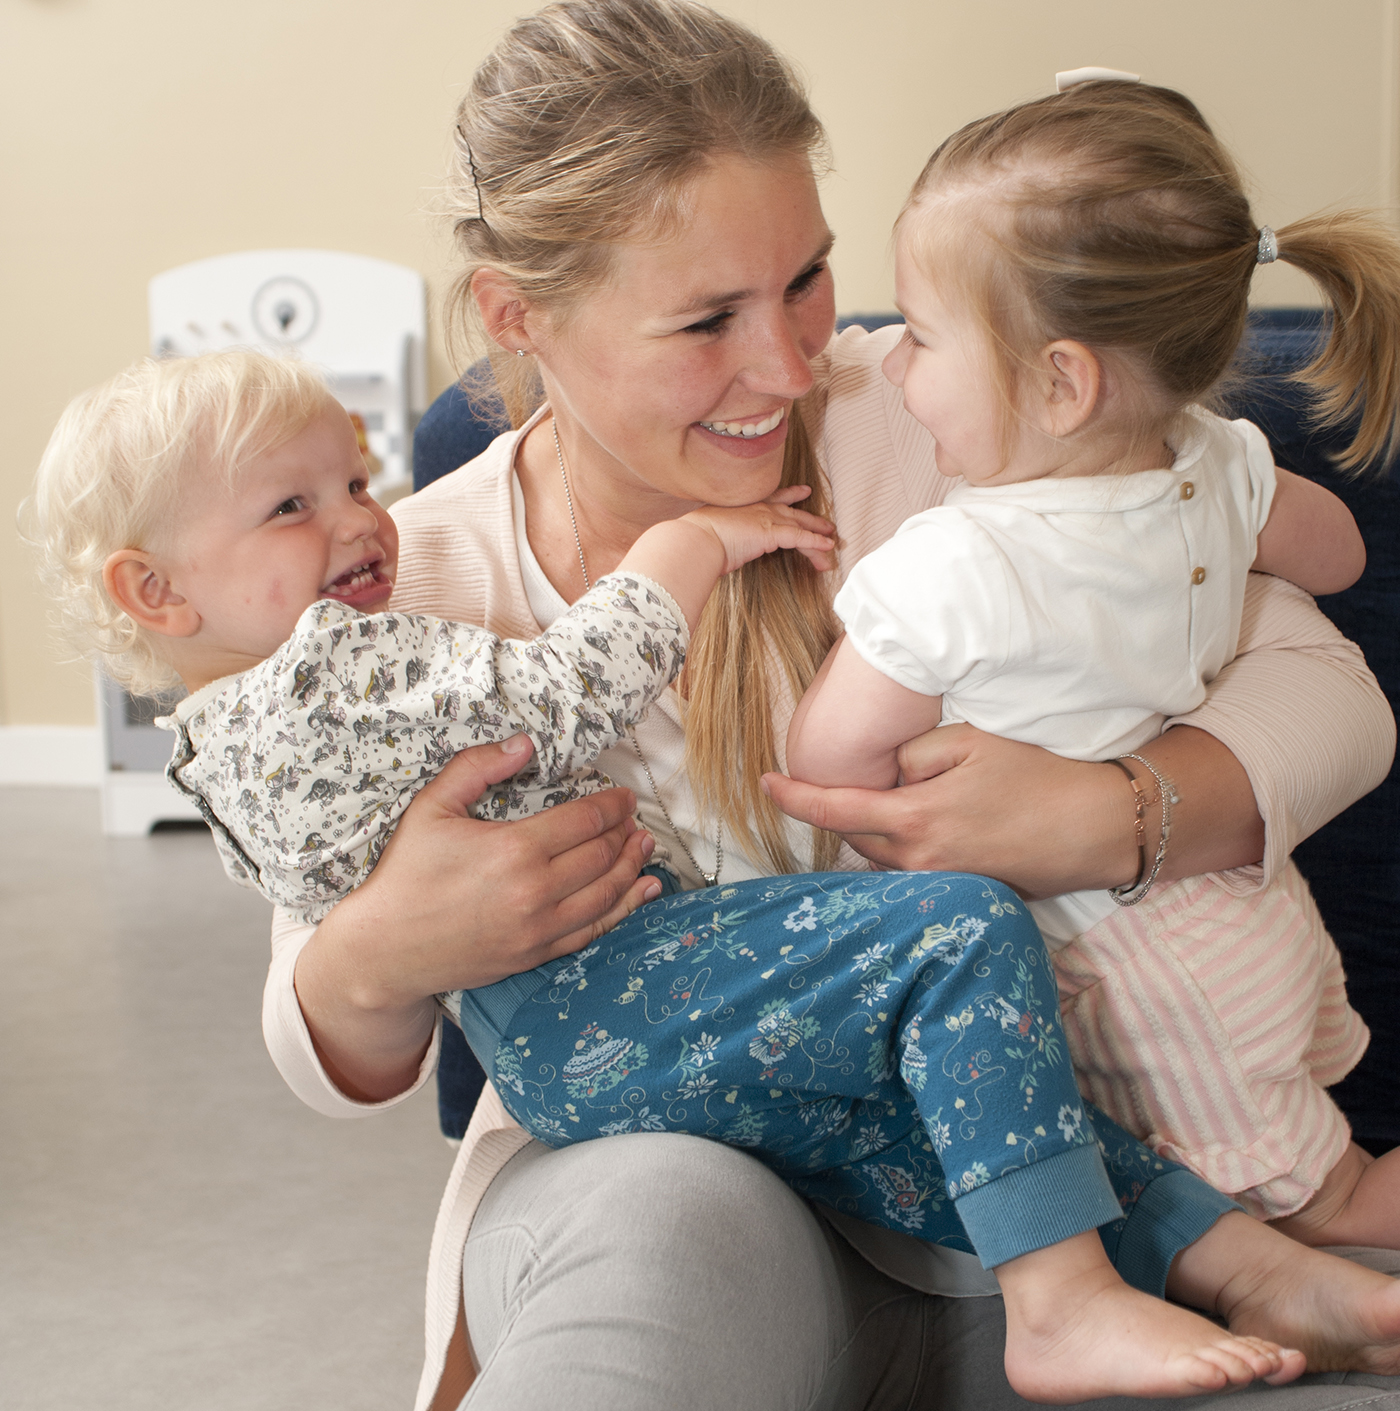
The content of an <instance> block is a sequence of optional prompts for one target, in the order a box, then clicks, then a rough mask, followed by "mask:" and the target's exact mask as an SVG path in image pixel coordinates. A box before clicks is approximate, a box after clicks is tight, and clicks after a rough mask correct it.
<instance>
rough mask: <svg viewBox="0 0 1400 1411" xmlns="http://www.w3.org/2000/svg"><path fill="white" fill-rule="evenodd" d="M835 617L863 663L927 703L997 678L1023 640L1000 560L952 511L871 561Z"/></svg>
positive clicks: (844, 594) (929, 517)
mask: <svg viewBox="0 0 1400 1411" xmlns="http://www.w3.org/2000/svg"><path fill="white" fill-rule="evenodd" d="M835 608H836V615H837V617H839V618H840V619H841V622H842V624H843V625H844V626H845V628H846V635H847V637H848V639H849V641H850V643H851V645H852V646H853V647H854V648H855V649H856V651H857V652H858V653H859V654H860V656H861V657H862V658H863V659H864V660H865V661H866V662H867V663H868V664H869V665H870V666H873V667H874V668H875V670H876V671H879V672H881V673H882V674H883V675H885V676H888V677H889V678H890V680H891V681H894V682H895V683H896V684H898V685H900V686H903V687H904V688H905V689H906V690H909V691H914V692H916V693H917V694H919V695H921V696H941V695H943V694H945V693H946V692H953V691H956V690H957V689H958V688H959V687H960V686H962V685H964V684H965V683H968V682H969V681H978V680H981V679H982V678H984V677H986V676H988V675H993V674H995V673H996V672H997V671H998V670H999V669H1000V668H1001V667H1002V666H1004V664H1005V662H1006V659H1007V654H1008V650H1009V648H1010V646H1011V641H1012V636H1013V634H1012V630H1011V627H1012V624H1011V616H1012V614H1011V590H1010V585H1009V583H1008V581H1007V574H1006V566H1005V563H1004V561H1003V559H1002V555H1001V552H1000V550H999V549H998V548H997V546H996V545H995V544H994V543H993V542H992V540H991V538H990V537H989V536H988V535H987V534H986V533H985V532H984V531H983V530H982V528H981V526H980V525H978V524H976V523H975V522H973V521H972V520H971V519H970V518H969V517H968V516H967V515H965V514H964V513H963V511H962V510H960V509H957V508H955V507H952V506H947V505H945V506H942V507H941V508H938V509H933V510H927V511H925V512H924V513H923V514H920V515H915V516H914V517H913V518H912V519H910V520H908V521H906V522H905V524H904V525H902V526H901V528H900V530H899V532H898V533H897V534H896V535H895V536H894V538H892V539H890V540H889V541H888V542H887V543H885V544H882V545H881V546H880V547H879V548H878V549H875V550H874V551H873V552H872V553H869V554H867V555H866V556H865V557H864V558H863V559H861V561H860V562H859V563H858V564H856V566H855V567H854V568H853V569H852V570H851V573H850V577H849V578H847V580H846V582H845V584H844V585H843V586H842V588H841V591H840V592H839V593H838V594H837V595H836V602H835Z"/></svg>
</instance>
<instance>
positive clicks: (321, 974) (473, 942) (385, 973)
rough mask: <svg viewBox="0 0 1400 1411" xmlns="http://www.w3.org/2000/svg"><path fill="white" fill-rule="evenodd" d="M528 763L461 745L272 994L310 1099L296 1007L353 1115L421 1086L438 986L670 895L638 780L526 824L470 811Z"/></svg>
mask: <svg viewBox="0 0 1400 1411" xmlns="http://www.w3.org/2000/svg"><path fill="white" fill-rule="evenodd" d="M522 762H523V761H522V758H521V756H520V755H519V754H518V753H512V752H510V751H509V750H507V748H506V746H504V745H481V746H478V747H476V748H474V749H470V750H464V751H462V753H461V754H459V755H458V756H457V757H456V758H455V759H454V760H453V761H452V763H451V764H449V765H448V766H447V768H446V769H444V770H443V772H442V773H441V774H440V775H439V776H438V778H437V779H436V780H434V781H433V782H432V783H431V784H429V785H427V786H426V787H425V788H424V789H423V791H422V793H421V794H419V796H418V797H417V798H416V799H415V800H414V801H413V803H412V804H411V805H410V806H409V808H408V810H407V812H406V813H405V814H404V816H403V819H402V820H401V821H400V823H399V826H398V829H397V830H396V832H395V834H394V837H393V839H392V840H391V842H390V843H389V846H388V847H387V848H385V850H384V855H383V857H381V858H380V860H379V864H378V866H377V867H376V868H375V870H374V872H373V874H372V875H371V876H370V878H369V879H368V881H366V882H365V884H364V885H363V886H362V887H359V888H357V889H356V890H355V891H354V892H352V893H351V895H350V896H348V897H347V898H346V899H345V900H344V901H342V902H341V903H340V904H339V905H338V906H337V907H336V908H335V909H334V911H332V912H331V914H330V915H329V916H328V917H327V918H326V919H325V920H324V921H323V922H322V923H321V925H320V926H319V927H318V928H317V929H316V933H315V935H314V936H313V937H312V938H311V939H310V940H309V941H307V943H306V945H305V946H304V947H303V948H302V949H301V952H300V954H299V956H298V957H297V959H296V964H295V974H294V983H295V993H294V996H290V995H286V994H282V995H281V996H280V997H278V996H270V997H269V1002H268V1005H267V1006H266V1007H265V1016H268V1015H269V1014H270V1015H271V1017H270V1018H268V1017H265V1024H264V1028H265V1032H266V1034H267V1038H268V1044H269V1048H270V1050H271V1051H272V1054H273V1059H274V1061H275V1062H277V1064H278V1067H279V1069H281V1070H282V1071H283V1072H284V1073H285V1074H286V1076H287V1078H288V1081H289V1082H290V1083H291V1084H292V1087H293V1089H294V1090H295V1091H297V1092H298V1094H299V1095H301V1096H302V1097H303V1098H304V1099H306V1098H309V1097H311V1096H312V1095H311V1094H309V1093H307V1091H306V1087H307V1084H306V1082H305V1081H301V1080H298V1079H297V1078H294V1075H293V1073H292V1072H291V1071H289V1069H298V1070H304V1068H305V1066H306V1064H305V1055H304V1054H303V1055H300V1056H298V1055H297V1054H296V1053H295V1052H294V1050H295V1049H296V1045H297V1029H298V1025H297V1023H296V1022H295V1017H294V1016H292V1015H288V1014H287V1012H286V1011H287V1009H288V1007H289V1005H292V1004H295V1005H297V1006H299V1009H300V1014H301V1016H302V1018H303V1019H304V1022H305V1031H306V1034H307V1035H308V1036H309V1038H310V1041H311V1043H312V1044H313V1045H314V1049H315V1055H316V1057H317V1058H319V1062H320V1067H321V1069H322V1071H323V1072H324V1074H325V1076H326V1078H327V1079H328V1081H329V1084H330V1085H332V1086H333V1089H334V1090H338V1091H339V1093H341V1094H343V1095H344V1097H345V1098H347V1099H349V1100H350V1110H353V1107H354V1105H355V1104H365V1103H377V1102H382V1101H384V1100H386V1099H388V1098H391V1097H395V1096H398V1095H400V1094H402V1093H403V1092H405V1091H406V1090H407V1089H409V1088H411V1087H413V1086H414V1084H415V1083H417V1082H418V1081H420V1080H421V1077H422V1069H423V1060H424V1057H425V1056H426V1055H427V1053H428V1049H429V1045H430V1044H431V1042H432V1039H433V1035H434V1032H435V1029H436V1024H437V1009H436V1006H435V1004H434V1000H433V997H434V996H435V995H436V994H438V993H439V992H441V991H444V990H454V989H464V988H468V987H473V986H477V985H485V984H490V983H492V982H493V981H495V980H499V979H501V978H502V977H503V976H505V975H511V974H518V973H519V972H521V971H524V970H529V969H531V968H533V967H534V966H536V965H542V964H544V963H545V962H546V961H547V960H550V959H553V958H554V957H556V956H560V955H564V954H566V953H568V952H569V951H573V950H577V949H578V948H579V947H580V946H583V945H586V944H587V943H588V942H589V941H590V940H592V939H593V938H594V937H596V936H597V935H599V934H601V933H602V932H603V931H605V930H607V929H608V928H609V927H610V926H613V925H616V924H617V922H618V921H620V920H621V919H622V918H623V917H624V916H627V915H629V914H630V913H631V912H632V911H634V910H635V909H636V908H637V907H638V906H640V905H641V904H642V902H643V901H645V900H647V899H648V897H649V894H654V893H655V892H657V891H658V890H659V888H660V884H659V883H658V882H657V881H656V880H655V879H654V878H648V877H644V878H638V877H637V873H638V871H639V870H640V868H641V867H642V865H643V863H644V862H645V860H646V858H647V857H648V856H649V855H650V852H651V847H652V842H651V838H650V837H649V836H648V835H647V834H645V833H643V832H639V831H637V830H636V829H635V828H634V827H633V825H632V821H631V817H632V811H633V809H634V808H635V806H636V800H635V799H634V797H633V795H632V794H631V793H630V791H628V790H626V789H611V790H608V791H607V792H605V793H601V794H592V795H589V797H587V798H585V799H579V800H576V801H574V802H573V803H569V804H563V805H560V806H559V807H557V808H553V809H550V810H549V811H548V812H547V813H545V814H542V815H540V816H538V817H536V818H529V819H525V820H522V821H520V822H517V823H491V822H486V821H483V820H481V819H475V818H471V817H469V816H468V814H467V808H468V806H469V805H470V804H471V803H472V802H474V801H475V800H476V799H477V798H479V797H480V795H481V794H482V793H483V792H484V791H485V789H486V788H487V786H488V785H490V784H493V783H497V782H499V781H500V780H502V779H505V778H508V777H509V776H510V775H512V774H514V773H516V772H517V771H518V770H519V769H520V767H521V764H522ZM275 969H276V967H275V966H274V970H275ZM304 1076H305V1075H304V1073H302V1074H301V1077H302V1078H304ZM323 1096H325V1097H326V1098H328V1099H329V1101H328V1102H325V1101H321V1100H314V1101H313V1105H314V1106H316V1107H318V1109H320V1110H323V1111H325V1110H328V1107H329V1108H334V1106H335V1100H334V1096H333V1093H330V1092H328V1093H327V1094H324V1095H323ZM350 1110H346V1112H345V1115H350Z"/></svg>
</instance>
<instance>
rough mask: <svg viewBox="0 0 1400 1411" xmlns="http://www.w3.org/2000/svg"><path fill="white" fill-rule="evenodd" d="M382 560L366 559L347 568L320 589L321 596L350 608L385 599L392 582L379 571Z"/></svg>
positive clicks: (392, 584)
mask: <svg viewBox="0 0 1400 1411" xmlns="http://www.w3.org/2000/svg"><path fill="white" fill-rule="evenodd" d="M383 562H384V560H383V559H382V558H373V559H366V560H365V561H364V562H363V563H358V564H356V565H355V566H354V567H353V568H347V569H346V570H345V572H344V573H342V574H341V575H340V577H339V578H337V579H335V581H334V582H332V583H328V584H326V586H325V587H324V588H322V589H321V596H322V597H323V598H334V599H335V600H336V601H337V602H340V603H344V604H345V605H346V606H347V607H352V608H364V607H366V606H369V605H371V604H374V603H381V602H385V601H387V600H388V597H389V594H390V593H391V592H392V591H393V588H394V583H393V580H392V579H391V578H388V577H386V575H385V574H384V573H383V572H381V565H382V564H383Z"/></svg>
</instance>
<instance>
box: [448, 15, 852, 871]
mask: <svg viewBox="0 0 1400 1411" xmlns="http://www.w3.org/2000/svg"><path fill="white" fill-rule="evenodd" d="M822 142H823V134H822V129H821V124H820V123H819V122H818V121H817V119H816V117H815V115H814V114H813V113H812V110H811V108H810V107H809V106H808V103H807V99H806V96H805V94H804V93H803V91H802V87H801V85H800V84H799V82H798V81H797V79H796V77H795V75H794V74H793V72H792V70H791V69H790V68H789V67H788V66H787V64H786V63H785V62H784V61H783V59H782V58H781V57H780V56H779V55H778V54H777V53H776V51H775V50H774V49H773V48H772V47H771V46H770V45H769V44H767V43H766V42H765V41H764V40H762V39H760V38H759V37H758V36H757V35H756V34H754V33H753V32H752V31H751V30H749V29H747V28H745V27H744V26H743V25H741V24H738V23H737V22H736V21H734V20H731V19H727V18H726V17H725V16H723V15H720V14H717V13H716V12H715V11H714V10H711V9H708V8H707V7H705V6H703V5H698V4H692V3H688V0H561V3H558V4H554V5H549V6H547V7H546V8H545V9H543V10H541V11H539V12H538V13H537V14H534V15H531V16H529V17H528V18H526V19H523V20H521V21H520V22H519V23H518V24H516V25H515V26H514V27H513V28H512V29H511V30H510V32H509V33H508V34H507V35H506V36H505V38H504V39H502V40H501V42H500V44H498V45H497V47H496V49H495V51H494V52H493V53H492V54H491V55H490V57H489V58H488V59H487V60H486V62H485V63H484V64H482V66H481V68H480V69H478V70H477V72H476V75H475V77H474V78H473V79H472V83H471V87H470V89H469V90H468V92H467V95H466V97H465V98H464V99H463V100H462V104H461V107H460V108H459V110H458V114H457V129H456V157H455V161H454V164H453V169H452V173H451V177H450V181H449V196H448V199H449V202H450V206H449V213H450V215H451V216H452V219H453V230H454V234H455V238H456V243H457V251H458V274H457V278H456V280H455V282H454V284H453V287H452V291H451V294H450V295H449V300H448V322H449V327H450V328H451V329H452V330H453V331H454V334H455V337H454V342H455V343H456V345H457V347H458V348H460V347H461V346H462V341H461V340H462V335H463V333H465V332H467V331H469V330H472V329H473V328H474V327H476V324H477V311H476V306H475V301H474V300H473V298H472V296H471V281H472V276H473V275H475V274H476V272H477V271H478V270H481V269H485V268H491V269H494V270H498V271H500V272H501V273H502V274H503V275H505V276H506V278H507V279H508V280H509V281H510V282H511V284H512V285H513V286H514V287H515V288H516V289H518V290H519V291H520V293H521V294H522V295H523V296H525V297H526V298H527V299H528V300H529V301H530V302H531V303H532V304H535V305H538V306H540V307H542V308H544V309H546V310H547V311H548V312H549V313H550V315H551V316H552V317H555V318H566V317H567V315H568V313H569V312H570V310H571V309H572V308H573V307H574V306H575V305H577V304H578V303H579V302H580V301H581V300H584V299H586V298H587V297H588V295H589V294H590V293H592V292H593V291H594V290H595V289H597V288H598V287H599V285H600V284H601V283H602V282H603V281H604V280H605V279H606V278H607V276H608V273H609V270H610V266H611V260H612V257H613V252H614V249H615V248H616V246H618V245H619V244H623V243H627V242H631V241H637V240H640V239H654V238H658V237H659V236H661V235H663V234H665V233H666V232H667V231H668V230H669V229H670V228H671V226H672V224H673V222H674V221H675V220H676V219H677V218H678V216H679V215H680V213H681V203H682V200H683V197H684V194H685V190H686V188H687V186H688V185H689V184H690V183H691V182H692V181H693V180H694V179H695V178H696V177H697V176H698V175H699V174H700V173H701V172H702V171H703V170H704V168H705V165H706V163H707V162H708V161H709V160H711V159H712V158H714V157H716V156H719V155H736V156H741V157H744V158H747V159H749V160H752V161H758V162H765V161H780V160H782V159H784V158H789V157H792V156H794V155H797V156H802V157H805V158H808V159H811V158H812V157H813V156H814V155H816V154H818V153H820V152H821V151H822ZM488 352H489V355H490V358H491V364H492V369H493V372H494V375H495V383H496V386H497V387H498V388H499V393H500V397H501V399H502V402H503V403H504V407H505V410H506V412H507V414H508V416H509V418H510V421H511V423H512V425H515V426H520V425H522V424H523V422H524V421H525V420H526V419H527V418H528V417H529V415H530V414H531V413H532V412H533V411H534V409H535V408H536V407H537V406H538V405H539V403H540V401H541V399H542V390H541V387H540V384H539V379H538V376H537V374H536V371H535V367H534V359H533V358H514V357H508V356H506V355H505V353H504V352H503V351H502V350H501V349H500V348H499V347H497V346H496V345H495V344H494V343H488ZM472 390H473V389H472V388H471V387H469V388H468V391H469V392H471V391H472ZM782 484H783V485H799V484H803V485H810V486H811V487H812V496H811V499H810V500H808V501H807V502H805V503H804V506H803V507H804V508H806V509H811V510H812V511H813V512H814V513H816V514H825V513H826V512H827V505H828V502H829V497H828V493H827V487H826V481H825V476H824V475H823V474H822V471H821V469H820V467H819V466H818V464H817V461H816V456H815V453H814V451H813V448H812V442H811V438H810V436H809V435H808V432H807V428H806V424H805V421H804V419H803V414H802V411H801V408H800V406H799V407H798V408H795V409H794V413H793V415H792V417H791V422H790V426H789V432H788V439H787V449H786V453H785V456H784V461H783V474H782ZM836 631H837V628H836V620H835V616H834V614H833V613H832V610H831V604H830V600H829V598H828V596H827V593H826V590H825V589H824V587H823V586H822V583H821V581H820V579H819V577H818V576H817V574H816V573H815V572H814V571H813V570H812V569H811V567H810V565H808V563H807V562H806V560H805V559H803V558H802V557H801V556H800V555H798V554H770V555H768V556H767V557H766V558H764V559H761V560H759V561H757V562H755V563H751V564H749V565H747V566H746V567H745V568H744V569H743V570H741V571H740V572H739V573H734V574H731V575H729V577H727V578H726V579H725V580H724V581H723V582H722V584H721V586H720V587H719V589H717V590H716V592H715V593H714V595H713V596H712V597H711V600H710V604H709V607H708V608H707V609H706V612H705V615H704V617H703V619H702V620H701V623H700V626H699V628H698V629H697V631H696V633H695V635H694V638H693V641H692V646H691V653H690V660H689V664H688V666H687V671H686V678H685V689H686V694H687V698H688V704H687V711H686V767H687V771H688V773H689V776H690V780H691V783H692V785H693V787H694V789H695V792H696V795H697V797H698V799H699V801H700V804H701V807H702V809H703V810H704V811H706V812H708V813H709V814H710V815H711V816H712V817H716V816H717V817H718V818H720V819H721V820H722V821H723V823H724V825H725V828H726V830H727V831H728V833H729V835H730V836H731V837H733V838H735V839H736V840H738V841H739V843H740V844H741V846H744V847H745V848H746V850H747V851H750V852H751V853H752V854H753V855H755V856H757V855H758V854H759V852H760V850H761V852H762V853H763V854H765V855H766V856H767V859H768V861H769V863H770V864H771V865H772V866H773V867H774V868H775V869H776V870H777V871H779V872H791V871H796V870H798V869H799V868H801V867H802V866H803V865H804V864H803V863H802V862H800V861H799V860H798V859H797V858H796V857H794V855H793V853H792V850H791V848H790V847H789V846H788V843H787V839H786V836H785V832H784V821H783V815H782V814H781V813H780V812H779V811H778V810H777V809H776V808H775V807H774V805H773V803H772V801H771V800H770V799H769V798H768V797H767V795H765V794H764V793H763V791H762V789H761V787H760V783H759V776H760V775H761V774H762V772H763V771H765V770H770V769H774V768H776V767H777V760H778V755H777V749H776V743H775V741H774V737H773V722H772V712H773V708H774V705H775V702H774V699H773V696H774V689H775V682H774V679H773V675H774V668H776V670H777V672H779V673H781V676H782V677H783V678H785V679H786V684H787V685H788V687H789V688H790V689H791V690H792V691H794V692H796V693H798V694H800V693H801V691H802V690H803V689H804V687H805V686H806V685H807V683H808V682H809V681H810V680H811V679H812V677H813V676H814V675H815V674H816V670H817V668H818V667H819V666H820V665H821V662H822V660H823V658H824V657H825V655H826V652H827V651H828V649H829V648H830V645H831V643H832V642H833V641H834V640H835V637H836ZM817 854H818V861H819V863H821V864H826V863H829V862H830V860H831V859H832V858H833V857H834V855H835V840H834V839H832V838H831V837H830V836H826V835H824V836H823V837H822V838H820V839H819V841H818V845H817Z"/></svg>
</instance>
